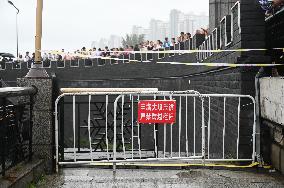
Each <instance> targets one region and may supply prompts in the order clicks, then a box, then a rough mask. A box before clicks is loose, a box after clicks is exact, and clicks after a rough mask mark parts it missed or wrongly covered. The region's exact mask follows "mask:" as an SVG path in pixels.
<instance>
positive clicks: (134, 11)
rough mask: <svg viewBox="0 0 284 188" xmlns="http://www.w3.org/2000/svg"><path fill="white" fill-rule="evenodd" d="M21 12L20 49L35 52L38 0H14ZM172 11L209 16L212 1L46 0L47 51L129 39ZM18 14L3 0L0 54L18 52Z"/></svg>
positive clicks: (45, 34)
mask: <svg viewBox="0 0 284 188" xmlns="http://www.w3.org/2000/svg"><path fill="white" fill-rule="evenodd" d="M12 1H13V3H14V4H15V5H16V6H17V7H18V8H19V9H20V14H19V37H20V38H19V44H20V46H19V49H20V52H21V53H22V54H23V52H25V51H33V50H34V36H35V10H36V0H25V1H23V0H12ZM171 9H179V10H181V11H182V12H185V13H194V14H198V15H200V14H206V15H208V14H209V0H199V1H194V3H193V1H188V0H176V1H168V2H165V1H163V0H155V1H151V0H143V1H137V0H124V1H123V2H121V1H115V0H106V1H93V0H80V1H78V0H60V1H58V0H57V1H56V0H44V10H43V11H44V12H43V41H42V48H43V49H46V50H48V49H61V48H64V49H66V50H74V49H79V48H81V47H83V46H86V47H90V45H91V43H92V41H96V40H99V39H100V38H109V37H110V36H111V35H117V36H125V34H126V33H131V31H132V26H133V25H139V26H142V27H148V24H149V21H150V20H151V18H155V19H159V20H168V15H169V12H170V10H171ZM15 15H16V11H15V10H14V8H13V7H12V6H11V5H10V4H8V3H7V0H0V23H1V30H0V52H12V53H14V54H15V52H16V32H15V30H16V24H15V22H16V16H15Z"/></svg>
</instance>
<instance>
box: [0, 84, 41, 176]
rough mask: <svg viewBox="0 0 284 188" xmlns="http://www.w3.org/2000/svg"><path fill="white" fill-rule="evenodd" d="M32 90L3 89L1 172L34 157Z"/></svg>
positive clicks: (0, 95)
mask: <svg viewBox="0 0 284 188" xmlns="http://www.w3.org/2000/svg"><path fill="white" fill-rule="evenodd" d="M35 93H36V89H35V88H33V87H17V88H11V87H4V88H0V160H1V162H0V173H1V174H2V176H5V173H6V171H7V170H8V169H10V168H12V167H14V166H16V165H17V164H19V163H20V162H22V161H24V160H27V159H28V160H31V158H32V126H33V125H32V114H33V113H32V110H33V95H34V94H35Z"/></svg>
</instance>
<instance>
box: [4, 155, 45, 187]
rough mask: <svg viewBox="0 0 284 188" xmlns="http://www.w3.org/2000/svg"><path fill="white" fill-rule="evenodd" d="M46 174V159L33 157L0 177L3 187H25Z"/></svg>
mask: <svg viewBox="0 0 284 188" xmlns="http://www.w3.org/2000/svg"><path fill="white" fill-rule="evenodd" d="M43 174H44V161H43V160H39V159H33V160H32V161H30V162H27V163H25V162H22V163H20V164H18V165H17V166H15V167H13V168H11V169H10V170H8V171H7V172H6V176H5V177H0V187H1V188H23V187H28V185H29V183H31V182H33V181H37V180H38V179H39V178H40V176H41V175H43Z"/></svg>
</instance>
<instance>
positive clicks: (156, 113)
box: [138, 100, 176, 123]
mask: <svg viewBox="0 0 284 188" xmlns="http://www.w3.org/2000/svg"><path fill="white" fill-rule="evenodd" d="M138 122H139V123H175V122H176V101H175V100H141V101H139V102H138Z"/></svg>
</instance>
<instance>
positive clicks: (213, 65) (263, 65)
mask: <svg viewBox="0 0 284 188" xmlns="http://www.w3.org/2000/svg"><path fill="white" fill-rule="evenodd" d="M157 63H158V64H171V65H188V66H207V67H275V66H284V64H263V63H256V64H234V63H182V62H157Z"/></svg>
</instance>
